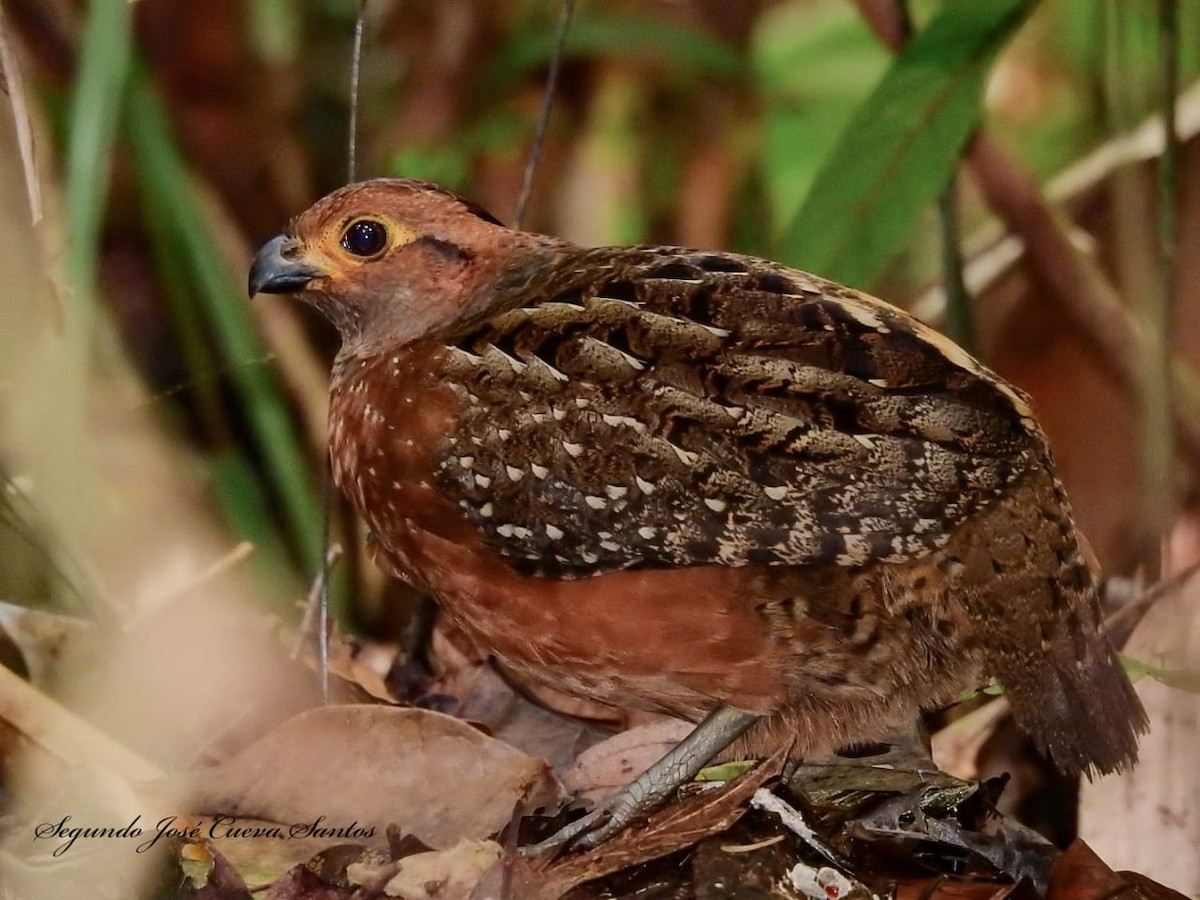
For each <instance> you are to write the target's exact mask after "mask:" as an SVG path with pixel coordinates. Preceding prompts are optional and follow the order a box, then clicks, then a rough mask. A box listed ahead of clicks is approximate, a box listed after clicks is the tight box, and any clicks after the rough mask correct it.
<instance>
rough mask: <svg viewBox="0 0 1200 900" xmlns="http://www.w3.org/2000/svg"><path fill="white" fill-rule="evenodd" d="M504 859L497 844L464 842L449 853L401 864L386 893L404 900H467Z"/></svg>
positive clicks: (437, 852) (422, 855) (421, 856)
mask: <svg viewBox="0 0 1200 900" xmlns="http://www.w3.org/2000/svg"><path fill="white" fill-rule="evenodd" d="M501 855H502V851H501V849H500V845H499V844H497V843H496V842H495V841H463V842H462V843H460V844H458V845H457V846H455V847H452V848H450V849H449V850H435V851H432V852H430V853H415V854H413V855H412V856H408V857H405V858H404V859H403V860H401V861H400V864H399V869H398V871H397V872H396V875H395V877H393V878H392V880H391V881H389V882H388V883H387V886H386V887H385V888H384V893H386V894H387V896H389V897H401V898H403V900H431V898H437V900H465V898H467V897H470V896H471V892H472V891H473V890H474V888H475V885H476V884H477V883H478V882H479V880H480V878H481V877H482V875H483V874H484V873H485V872H487V871H488V870H489V869H491V868H493V867H494V866H496V865H497V864H499V863H500V857H501Z"/></svg>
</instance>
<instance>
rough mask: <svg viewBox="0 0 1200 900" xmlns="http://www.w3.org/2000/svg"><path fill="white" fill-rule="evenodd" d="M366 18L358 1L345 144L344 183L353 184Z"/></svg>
mask: <svg viewBox="0 0 1200 900" xmlns="http://www.w3.org/2000/svg"><path fill="white" fill-rule="evenodd" d="M366 16H367V0H359V3H358V17H357V18H356V19H355V20H354V50H353V51H352V53H351V56H350V124H349V129H348V130H349V132H350V134H349V137H348V140H347V142H346V183H347V184H354V182H355V181H356V180H357V175H358V85H359V80H360V76H361V74H362V45H363V20H364V19H365V18H366Z"/></svg>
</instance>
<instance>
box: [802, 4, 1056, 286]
mask: <svg viewBox="0 0 1200 900" xmlns="http://www.w3.org/2000/svg"><path fill="white" fill-rule="evenodd" d="M1033 5H1034V0H988V2H986V3H981V2H976V0H950V2H947V3H946V4H945V6H944V7H943V8H942V10H941V11H940V12H939V13H938V15H937V16H936V17H935V18H934V19H933V20H932V21H931V22H930V23H929V25H928V26H927V27H926V28H925V29H924V30H923V31H922V32H921V33H920V34H918V35H917V36H916V37H915V38H913V40H912V41H910V42H909V44H908V45H907V46H906V47H905V48H904V50H903V51H902V52H901V53H900V54H899V55H898V56H897V57H896V60H895V61H894V62H893V64H892V66H891V67H890V69H889V70H888V72H887V74H886V75H885V76H884V78H883V80H882V81H881V82H880V83H879V85H878V86H877V87H876V89H875V90H874V91H873V92H872V93H871V95H870V96H869V97H868V98H867V100H866V101H865V102H864V103H863V104H862V105H861V106H860V107H859V109H858V110H857V112H856V113H855V115H854V117H853V118H852V119H851V121H850V124H849V125H848V126H847V128H846V130H845V131H844V132H843V133H842V136H841V138H840V140H839V141H838V142H837V144H836V145H835V146H834V148H833V150H832V152H831V153H830V154H829V156H828V158H827V159H826V161H825V163H824V165H823V166H822V167H821V171H820V173H819V175H818V176H817V179H816V181H815V182H814V184H813V187H812V190H811V191H810V192H809V194H808V196H807V197H806V198H805V201H804V203H803V205H802V206H801V208H800V212H799V213H798V214H797V216H796V218H795V219H794V220H793V222H792V224H791V226H790V227H789V229H788V231H787V233H786V235H784V238H783V242H782V246H781V255H782V256H783V258H784V259H785V260H787V261H788V262H789V263H792V264H793V265H797V266H800V267H802V268H805V269H809V270H811V271H813V272H817V273H819V274H821V275H824V276H826V277H829V278H833V279H835V280H837V281H842V282H845V283H847V284H851V285H858V286H868V285H870V283H871V282H872V280H873V279H874V278H876V277H877V276H878V275H879V273H880V272H881V271H882V269H883V267H884V266H885V265H886V264H887V262H888V261H889V259H890V258H891V257H892V255H893V254H895V253H896V252H897V251H898V250H899V249H900V248H901V247H902V246H903V244H904V241H905V240H906V238H907V236H908V235H909V233H910V232H911V231H912V229H913V228H914V227H915V226H916V224H917V222H918V220H919V217H920V215H921V213H922V212H923V210H924V209H925V208H926V207H927V206H928V205H929V204H930V203H932V202H933V200H934V199H936V197H937V196H938V194H939V193H940V192H941V191H942V190H943V189H944V187H945V185H946V182H947V181H948V179H949V178H950V175H951V173H952V172H953V170H954V165H955V163H956V162H957V160H958V157H959V154H960V152H961V150H962V147H963V145H964V144H965V143H966V141H967V139H968V138H969V137H970V135H971V133H972V132H973V131H974V130H975V128H976V126H977V125H978V123H979V118H980V97H981V94H982V92H983V84H984V76H985V75H986V73H987V71H988V68H989V67H990V65H991V63H992V61H993V60H994V59H995V57H996V54H997V53H998V52H999V50H1000V48H1001V47H1002V46H1003V44H1004V42H1005V41H1006V40H1007V39H1008V38H1009V37H1010V36H1011V35H1012V34H1013V33H1014V32H1015V31H1016V30H1017V28H1018V27H1019V26H1020V25H1021V23H1022V22H1023V21H1024V20H1025V18H1026V16H1027V15H1028V14H1029V12H1030V10H1031V9H1032V7H1033Z"/></svg>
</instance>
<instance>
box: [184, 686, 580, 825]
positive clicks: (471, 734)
mask: <svg viewBox="0 0 1200 900" xmlns="http://www.w3.org/2000/svg"><path fill="white" fill-rule="evenodd" d="M559 791H560V788H559V787H558V785H557V783H556V782H555V781H554V780H553V778H552V777H551V776H550V774H549V772H548V769H547V767H546V764H545V763H544V762H543V761H542V760H539V759H535V758H533V757H530V756H527V755H525V754H523V753H521V752H520V751H517V750H514V749H513V748H511V747H509V746H507V745H505V744H503V743H501V742H500V741H496V740H493V739H491V738H489V737H487V736H485V735H483V734H481V733H480V732H479V731H477V730H476V729H474V728H472V727H471V726H469V725H467V724H466V723H464V722H461V721H459V720H457V719H453V718H450V717H449V716H444V715H441V714H439V713H433V712H429V711H427V710H420V709H394V708H391V707H384V706H363V705H356V706H329V707H322V708H319V709H313V710H309V711H307V712H304V713H301V714H300V715H298V716H295V717H293V718H291V719H289V720H288V721H287V722H284V723H283V724H282V725H280V726H279V727H278V728H276V729H275V730H274V731H272V732H271V733H270V734H268V735H266V736H265V737H264V738H262V739H261V740H259V741H256V742H255V743H254V744H251V745H250V746H249V747H247V748H246V749H245V750H243V751H241V752H240V753H238V754H236V755H235V756H233V757H232V758H230V759H229V760H228V761H227V762H225V763H222V764H221V765H218V766H213V767H211V768H208V769H204V770H201V771H199V772H197V773H195V774H194V775H193V776H192V779H191V781H190V791H189V795H190V797H191V800H190V804H189V805H190V807H191V808H192V809H193V810H195V811H197V812H209V813H213V814H217V813H221V814H225V815H229V816H254V817H257V818H262V819H269V820H271V821H275V822H286V823H296V824H304V823H315V822H318V821H320V823H321V826H320V827H323V828H332V829H339V828H349V827H350V826H352V824H354V823H357V826H358V827H359V828H360V829H363V830H371V831H372V835H371V837H370V838H369V840H375V841H382V840H384V835H385V829H386V827H387V826H388V825H389V824H395V825H396V826H397V827H398V828H399V829H400V830H401V831H403V832H405V833H408V834H414V835H416V836H417V837H418V838H419V839H420V840H422V841H424V842H425V843H426V844H428V845H429V846H431V847H435V848H446V847H452V846H454V845H455V844H457V843H458V842H459V841H460V840H464V839H466V840H470V839H476V838H485V837H489V836H490V835H492V834H495V833H496V832H498V831H499V830H500V829H501V828H502V827H504V825H506V824H507V823H508V821H509V820H510V819H511V817H512V814H513V809H514V808H515V807H516V805H517V803H518V801H519V800H520V799H521V798H522V797H526V796H528V798H529V802H532V803H542V804H544V805H549V804H550V803H551V802H553V801H554V800H555V798H556V797H557V796H558V795H559ZM322 817H323V818H322ZM347 839H355V838H354V837H353V836H351V837H350V838H347Z"/></svg>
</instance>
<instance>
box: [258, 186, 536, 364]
mask: <svg viewBox="0 0 1200 900" xmlns="http://www.w3.org/2000/svg"><path fill="white" fill-rule="evenodd" d="M538 241H539V238H537V237H536V236H534V235H531V234H529V233H527V232H521V231H517V230H515V229H510V228H506V227H505V226H504V225H503V224H502V223H501V222H500V221H498V220H497V219H496V218H494V217H493V216H491V215H490V214H489V213H487V212H485V211H484V210H482V209H480V208H479V207H478V206H475V205H474V204H472V203H470V202H469V201H467V200H465V199H463V198H462V197H459V196H458V195H456V194H453V193H451V192H450V191H446V190H443V189H442V188H440V187H437V186H436V185H432V184H428V183H426V182H421V181H413V180H411V179H405V178H380V179H376V180H373V181H365V182H361V183H359V184H353V185H350V186H349V187H344V188H341V189H340V190H337V191H334V192H333V193H332V194H329V195H328V196H326V197H324V198H322V199H321V200H318V201H317V202H316V203H315V204H313V205H312V206H311V207H310V208H309V209H307V210H306V211H305V212H303V213H301V214H300V215H299V216H297V217H296V218H295V219H294V220H293V221H292V223H291V225H290V226H289V228H288V230H287V231H286V232H284V233H283V234H281V235H278V236H277V237H274V238H272V239H271V240H270V241H268V242H267V243H266V244H264V245H263V247H262V249H260V250H259V251H258V254H257V255H256V256H255V257H254V262H253V264H252V265H251V267H250V281H249V291H250V296H252V297H253V296H254V295H255V294H257V293H259V292H264V293H273V294H285V293H295V294H296V295H297V296H299V297H300V298H301V299H303V300H305V301H307V302H309V303H311V304H312V305H313V306H315V307H316V308H317V309H318V310H320V311H321V312H322V313H323V314H324V315H325V316H326V317H327V318H328V319H329V320H330V321H331V322H333V324H334V325H336V326H337V328H338V330H339V331H340V332H341V335H342V340H343V343H344V345H345V346H346V347H347V348H348V349H351V350H362V351H370V350H374V349H380V347H379V346H378V345H382V344H390V345H398V344H404V343H408V342H411V341H414V340H418V339H420V338H422V337H427V336H442V335H445V334H448V333H452V332H454V331H455V330H456V329H457V328H459V327H461V326H462V325H464V324H465V323H468V322H471V321H473V320H477V319H478V318H479V317H480V316H481V315H484V314H486V313H487V312H488V311H489V307H490V305H491V304H492V301H493V299H494V298H495V296H496V283H497V281H498V280H499V279H501V278H502V277H503V276H504V274H505V270H506V268H508V267H509V266H510V265H511V264H512V263H514V262H519V260H520V259H521V256H522V254H521V250H522V248H526V247H529V246H531V245H534V244H536V243H537V242H538Z"/></svg>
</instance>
